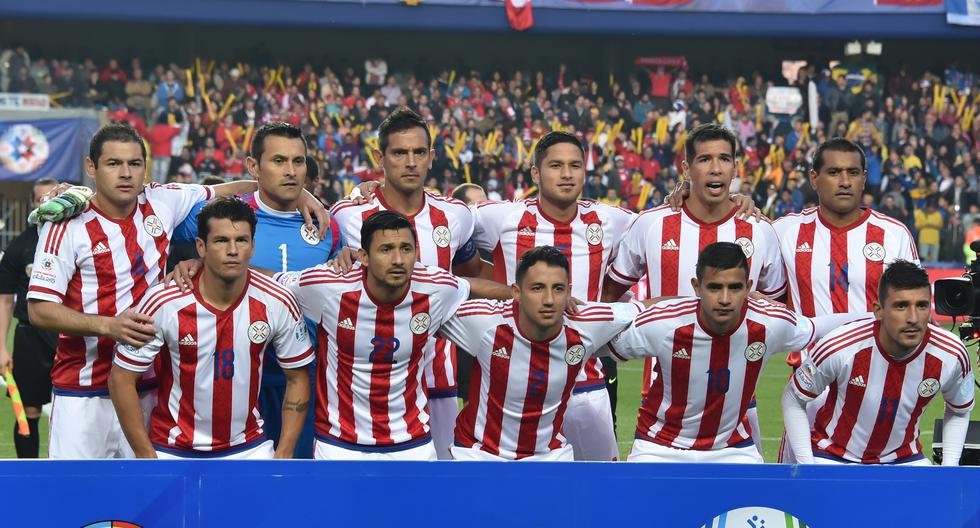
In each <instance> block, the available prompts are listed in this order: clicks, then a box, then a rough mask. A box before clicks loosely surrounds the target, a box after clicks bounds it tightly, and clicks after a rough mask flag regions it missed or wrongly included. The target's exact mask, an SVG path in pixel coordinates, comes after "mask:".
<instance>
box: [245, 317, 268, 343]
mask: <svg viewBox="0 0 980 528" xmlns="http://www.w3.org/2000/svg"><path fill="white" fill-rule="evenodd" d="M266 339H269V323H267V322H265V321H255V322H254V323H252V325H251V326H249V327H248V340H249V341H251V342H253V343H255V344H256V345H258V344H259V343H265V340H266Z"/></svg>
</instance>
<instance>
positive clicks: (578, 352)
mask: <svg viewBox="0 0 980 528" xmlns="http://www.w3.org/2000/svg"><path fill="white" fill-rule="evenodd" d="M584 357H585V347H584V346H582V345H572V346H570V347H568V350H566V351H565V363H568V364H569V365H578V364H579V363H581V362H582V359H583V358H584Z"/></svg>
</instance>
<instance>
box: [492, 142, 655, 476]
mask: <svg viewBox="0 0 980 528" xmlns="http://www.w3.org/2000/svg"><path fill="white" fill-rule="evenodd" d="M531 179H532V180H533V181H534V183H535V184H536V185H537V186H538V188H539V189H540V191H539V193H538V196H537V197H536V198H532V199H530V200H526V201H521V202H489V201H488V202H483V203H481V204H478V205H477V207H476V208H475V209H474V215H475V217H476V229H475V233H474V237H473V238H474V240H475V241H476V245H477V247H478V248H480V249H481V250H485V251H490V252H492V254H493V256H494V259H493V264H494V267H493V269H494V273H495V274H496V278H497V280H498V282H501V283H504V284H514V283H516V282H517V268H518V266H519V263H520V261H521V257H522V256H523V255H524V253H526V252H527V251H528V250H530V249H531V248H533V247H535V246H541V245H551V246H554V247H556V248H557V249H558V250H559V251H561V252H562V253H563V254H564V255H565V257H566V258H567V259H568V262H569V268H570V273H571V277H570V279H571V281H570V288H571V292H570V295H571V296H572V297H574V298H576V299H580V300H583V301H590V302H595V301H599V300H600V294H601V288H602V280H603V276H604V274H605V270H606V268H607V266H608V264H609V261H610V259H611V258H612V256H613V255H615V254H616V250H617V247H618V245H619V241H620V240H621V239H622V236H623V233H625V232H626V228H627V226H629V224H630V222H631V221H632V220H633V218H634V217H635V216H636V215H635V214H634V213H631V212H630V211H627V210H626V209H622V208H620V207H616V206H611V205H607V204H603V203H598V202H590V201H583V200H579V196H580V195H581V194H582V188H583V186H584V185H585V154H584V149H583V148H582V144H581V142H580V141H579V140H578V139H577V138H576V137H575V136H574V135H572V134H568V133H565V132H549V133H547V134H545V135H544V136H542V137H541V139H540V140H539V141H538V143H537V145H536V147H535V149H534V155H533V165H532V167H531ZM613 367H614V368H615V365H613ZM577 372H578V378H577V379H576V383H575V388H574V389H573V391H572V396H571V400H570V401H569V403H568V410H567V411H566V413H565V421H564V424H563V425H564V433H565V436H566V437H567V439H568V441H569V443H570V444H571V446H572V450H573V451H574V453H575V459H576V460H598V461H610V460H616V459H617V458H618V456H619V449H618V446H617V444H616V434H615V430H614V427H613V415H614V413H613V408H614V405H613V403H612V402H611V400H610V396H611V394H615V385H612V389H611V390H610V391H606V390H605V389H606V382H605V377H606V376H605V373H604V372H603V364H602V363H600V361H599V360H598V359H597V358H594V357H589V358H587V359H586V361H585V363H584V364H583V365H582V367H581V368H580V369H578V370H577ZM610 376H611V377H612V378H613V379H615V372H612V373H610Z"/></svg>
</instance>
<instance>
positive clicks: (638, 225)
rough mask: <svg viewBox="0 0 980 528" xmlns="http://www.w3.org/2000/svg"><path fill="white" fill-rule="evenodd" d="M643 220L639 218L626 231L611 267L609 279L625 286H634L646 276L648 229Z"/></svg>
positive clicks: (641, 217)
mask: <svg viewBox="0 0 980 528" xmlns="http://www.w3.org/2000/svg"><path fill="white" fill-rule="evenodd" d="M643 218H644V217H643V215H640V216H637V217H636V219H634V220H633V223H631V224H630V226H629V227H628V228H627V229H626V234H625V235H623V240H622V241H621V242H620V243H619V247H618V248H617V249H616V256H615V257H614V258H613V261H612V264H611V265H610V266H609V278H611V279H612V280H614V281H616V282H618V283H620V284H622V285H624V286H632V285H633V284H635V283H636V281H638V280H640V278H641V277H643V275H644V274H646V266H647V257H646V234H647V233H646V231H647V227H646V222H645V221H643Z"/></svg>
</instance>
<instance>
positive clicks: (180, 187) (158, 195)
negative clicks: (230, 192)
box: [146, 183, 214, 226]
mask: <svg viewBox="0 0 980 528" xmlns="http://www.w3.org/2000/svg"><path fill="white" fill-rule="evenodd" d="M146 194H147V197H148V198H151V197H152V199H153V200H161V201H163V202H164V203H166V204H167V205H169V206H170V207H171V208H172V209H173V212H174V224H175V226H176V225H179V224H181V223H182V222H183V221H184V220H185V219H186V218H187V217H188V216H189V215H190V213H191V211H192V210H193V209H194V206H196V205H197V204H198V203H200V202H204V201H207V200H210V199H211V198H214V189H212V188H211V187H210V186H207V185H197V184H190V183H187V184H184V183H168V184H167V185H159V184H150V185H149V186H147V188H146Z"/></svg>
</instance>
